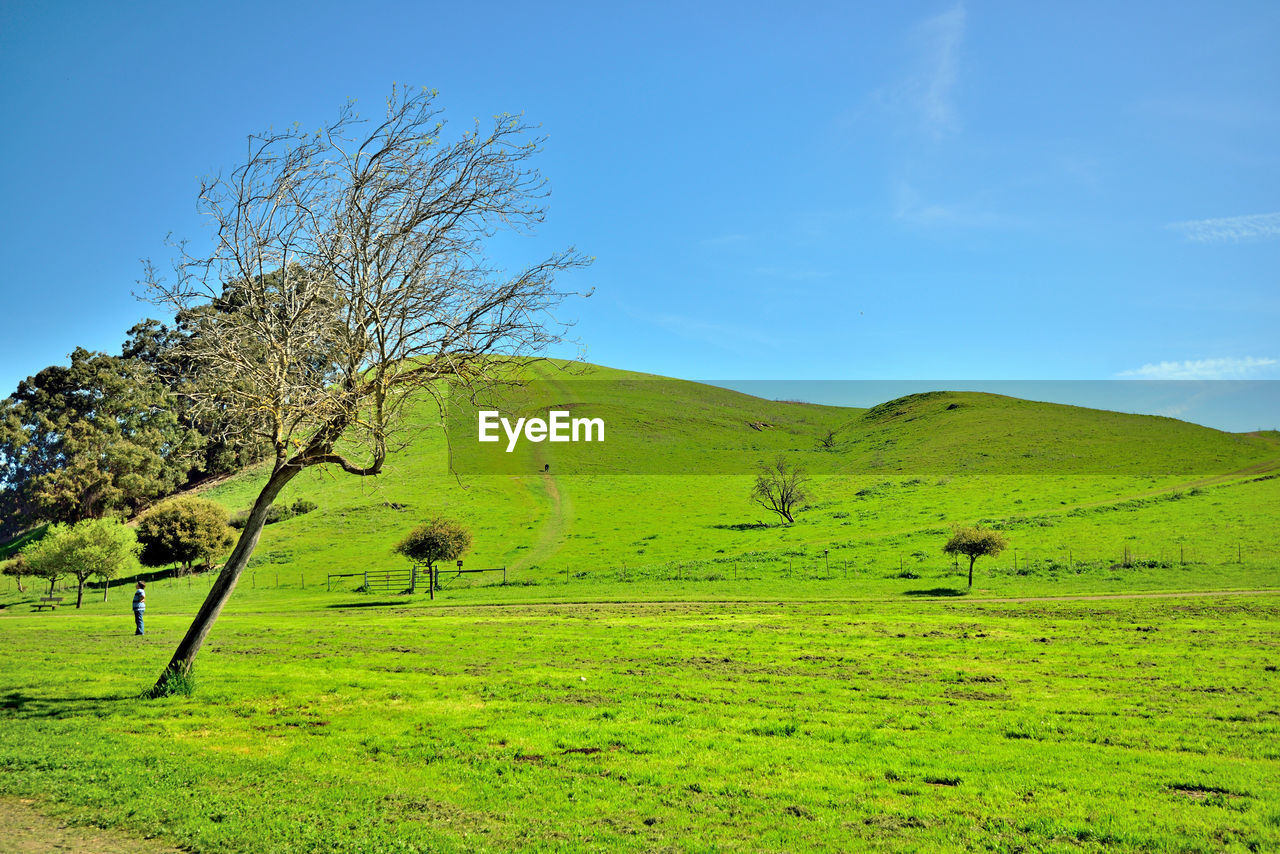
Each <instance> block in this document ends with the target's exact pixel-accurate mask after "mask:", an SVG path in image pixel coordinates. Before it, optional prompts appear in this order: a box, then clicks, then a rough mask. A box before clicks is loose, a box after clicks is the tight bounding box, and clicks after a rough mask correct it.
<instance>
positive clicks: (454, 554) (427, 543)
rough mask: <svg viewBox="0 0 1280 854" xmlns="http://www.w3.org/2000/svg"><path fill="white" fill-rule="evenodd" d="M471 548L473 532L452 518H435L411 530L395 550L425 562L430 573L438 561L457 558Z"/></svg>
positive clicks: (414, 559) (412, 558)
mask: <svg viewBox="0 0 1280 854" xmlns="http://www.w3.org/2000/svg"><path fill="white" fill-rule="evenodd" d="M469 548H471V532H470V531H469V530H467V529H466V528H464V527H463V526H462V525H460V524H458V523H457V522H455V521H453V520H452V519H442V518H439V517H437V518H435V519H432V520H431V521H430V522H428V523H426V524H425V525H419V526H418V527H416V528H414V529H413V530H412V531H410V532H409V534H408V536H406V537H405V538H404V539H403V540H401V541H400V544H399V545H397V546H396V548H395V550H396V552H398V553H399V554H402V555H404V556H405V557H407V558H409V560H412V561H417V562H419V563H425V564H426V565H427V572H428V573H430V572H431V570H432V567H434V566H435V564H436V562H437V561H442V560H457V559H458V558H460V557H462V555H463V554H464V553H465V552H466V551H467V549H469Z"/></svg>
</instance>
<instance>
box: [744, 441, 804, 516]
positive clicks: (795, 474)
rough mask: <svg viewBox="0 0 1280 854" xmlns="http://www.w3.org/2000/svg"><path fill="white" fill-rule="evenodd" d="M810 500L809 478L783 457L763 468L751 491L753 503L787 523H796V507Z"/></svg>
mask: <svg viewBox="0 0 1280 854" xmlns="http://www.w3.org/2000/svg"><path fill="white" fill-rule="evenodd" d="M808 498H809V478H808V477H807V476H806V475H805V473H804V471H803V470H801V469H799V468H796V467H795V466H793V465H791V464H790V463H788V462H787V458H786V457H783V456H779V457H778V458H777V459H776V460H774V462H773V465H766V466H761V468H760V472H759V474H757V475H756V483H755V486H754V487H752V489H751V500H752V501H754V502H755V503H756V504H759V505H760V506H761V507H763V508H765V509H766V510H772V511H773V512H774V513H777V514H778V515H779V516H781V517H782V518H783V519H786V520H787V522H794V521H795V515H794V514H795V511H796V507H797V506H798V505H800V504H801V503H803V502H804V501H806V500H808Z"/></svg>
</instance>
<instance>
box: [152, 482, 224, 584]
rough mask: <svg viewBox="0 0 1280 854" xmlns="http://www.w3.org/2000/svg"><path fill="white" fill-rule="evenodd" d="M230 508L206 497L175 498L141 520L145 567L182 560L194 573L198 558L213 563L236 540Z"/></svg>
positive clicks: (188, 570) (154, 508)
mask: <svg viewBox="0 0 1280 854" xmlns="http://www.w3.org/2000/svg"><path fill="white" fill-rule="evenodd" d="M228 518H229V517H228V514H227V511H226V508H224V507H223V506H222V505H221V504H216V503H214V502H212V501H209V500H207V499H204V498H194V497H186V498H173V499H170V500H169V501H166V502H164V503H163V504H160V505H159V506H156V507H153V508H151V509H150V510H148V511H147V512H146V513H144V514H142V517H141V518H140V519H139V520H138V542H139V543H141V544H142V554H141V560H142V563H143V564H144V565H145V566H168V565H169V564H171V563H180V564H182V568H183V571H184V572H190V571H191V566H192V564H194V563H195V562H196V561H204V562H206V563H210V564H211V563H212V562H213V559H214V558H215V557H216V556H218V555H219V554H221V553H223V552H225V551H226V550H227V549H229V548H230V547H231V544H232V543H233V542H234V541H235V538H234V535H233V534H232V531H231V528H230V526H229V525H228Z"/></svg>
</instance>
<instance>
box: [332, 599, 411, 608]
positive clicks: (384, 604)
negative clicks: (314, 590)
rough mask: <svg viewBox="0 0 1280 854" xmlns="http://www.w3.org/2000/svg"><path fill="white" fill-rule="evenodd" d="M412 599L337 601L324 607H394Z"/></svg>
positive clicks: (408, 602)
mask: <svg viewBox="0 0 1280 854" xmlns="http://www.w3.org/2000/svg"><path fill="white" fill-rule="evenodd" d="M412 601H413V600H412V599H396V600H393V601H390V602H338V603H335V604H333V605H325V607H326V608H394V607H397V606H399V605H408V604H410V603H411V602H412Z"/></svg>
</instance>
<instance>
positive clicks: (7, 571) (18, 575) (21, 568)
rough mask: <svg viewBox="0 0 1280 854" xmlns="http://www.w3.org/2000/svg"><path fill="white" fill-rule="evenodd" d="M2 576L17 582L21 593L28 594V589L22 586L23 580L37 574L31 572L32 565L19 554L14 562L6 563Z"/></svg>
mask: <svg viewBox="0 0 1280 854" xmlns="http://www.w3.org/2000/svg"><path fill="white" fill-rule="evenodd" d="M0 574H4V575H7V576H9V577H10V578H12V579H13V580H14V581H15V582H17V584H18V592H19V593H26V592H27V591H26V588H24V587H23V586H22V579H24V578H26V577H28V576H30V575H34V574H35V573H34V572H32V571H31V565H30V564H29V563H27V559H26V558H25V557H23V556H22V555H21V554H19V555H17V556H16V557H14V558H13V560H10V561H5V564H4V568H3V569H0Z"/></svg>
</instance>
